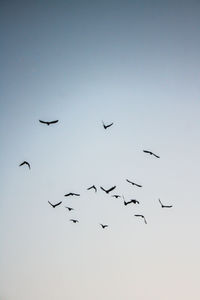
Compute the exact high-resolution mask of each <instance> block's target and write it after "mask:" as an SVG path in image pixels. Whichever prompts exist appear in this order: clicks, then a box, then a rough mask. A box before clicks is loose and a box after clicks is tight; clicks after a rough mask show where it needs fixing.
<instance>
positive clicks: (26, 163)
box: [19, 161, 31, 169]
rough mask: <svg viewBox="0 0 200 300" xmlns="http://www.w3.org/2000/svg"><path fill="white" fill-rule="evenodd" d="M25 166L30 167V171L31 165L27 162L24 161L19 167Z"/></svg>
mask: <svg viewBox="0 0 200 300" xmlns="http://www.w3.org/2000/svg"><path fill="white" fill-rule="evenodd" d="M23 165H27V166H28V167H29V169H30V168H31V166H30V164H29V163H28V162H27V161H23V162H22V163H21V164H20V165H19V167H21V166H23Z"/></svg>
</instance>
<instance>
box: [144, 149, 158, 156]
mask: <svg viewBox="0 0 200 300" xmlns="http://www.w3.org/2000/svg"><path fill="white" fill-rule="evenodd" d="M143 152H145V153H148V154H150V155H153V156H155V157H157V158H160V156H158V155H156V154H155V153H153V152H151V151H148V150H143Z"/></svg>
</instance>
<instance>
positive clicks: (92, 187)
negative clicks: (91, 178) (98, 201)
mask: <svg viewBox="0 0 200 300" xmlns="http://www.w3.org/2000/svg"><path fill="white" fill-rule="evenodd" d="M91 189H94V190H95V193H96V192H97V188H96V186H95V185H92V186H90V187H89V188H87V190H88V191H89V190H91Z"/></svg>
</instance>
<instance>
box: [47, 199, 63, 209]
mask: <svg viewBox="0 0 200 300" xmlns="http://www.w3.org/2000/svg"><path fill="white" fill-rule="evenodd" d="M48 202H49V201H48ZM61 203H62V201H60V202H58V203H56V204H52V203H51V202H49V204H50V205H51V206H52V207H53V208H55V207H56V206H58V205H60V204H61Z"/></svg>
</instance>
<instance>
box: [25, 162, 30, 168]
mask: <svg viewBox="0 0 200 300" xmlns="http://www.w3.org/2000/svg"><path fill="white" fill-rule="evenodd" d="M25 164H26V165H27V166H28V167H29V169H30V168H31V166H30V164H29V163H28V162H27V161H26V162H25Z"/></svg>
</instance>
